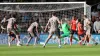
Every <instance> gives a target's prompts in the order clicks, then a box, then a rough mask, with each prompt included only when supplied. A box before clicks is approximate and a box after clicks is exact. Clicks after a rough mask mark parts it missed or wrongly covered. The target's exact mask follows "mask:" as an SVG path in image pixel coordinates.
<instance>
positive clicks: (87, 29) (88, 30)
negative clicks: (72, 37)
mask: <svg viewBox="0 0 100 56" xmlns="http://www.w3.org/2000/svg"><path fill="white" fill-rule="evenodd" d="M90 24H91V22H90V20H89V19H88V18H87V16H86V15H85V16H84V29H85V31H86V32H85V33H86V35H85V40H84V44H87V45H89V41H90V40H92V41H93V42H94V43H95V45H97V44H98V43H97V42H96V41H95V40H94V39H93V38H92V37H91V33H90V32H91V31H90V30H91V26H90ZM87 39H89V40H88V41H87Z"/></svg>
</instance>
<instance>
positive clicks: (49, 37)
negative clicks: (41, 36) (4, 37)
mask: <svg viewBox="0 0 100 56" xmlns="http://www.w3.org/2000/svg"><path fill="white" fill-rule="evenodd" d="M51 37H52V35H51V34H49V36H48V38H47V39H46V41H45V43H44V45H43V48H45V46H46V44H47V43H48V41H49V40H50V39H51Z"/></svg>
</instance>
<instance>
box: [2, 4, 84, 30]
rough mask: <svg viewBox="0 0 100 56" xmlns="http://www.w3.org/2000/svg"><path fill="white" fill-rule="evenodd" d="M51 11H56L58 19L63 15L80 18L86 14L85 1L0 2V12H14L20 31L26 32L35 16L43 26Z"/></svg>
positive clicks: (6, 13) (7, 13)
mask: <svg viewBox="0 0 100 56" xmlns="http://www.w3.org/2000/svg"><path fill="white" fill-rule="evenodd" d="M52 12H56V13H57V17H59V19H62V18H63V16H64V15H66V16H67V18H68V19H71V17H72V16H76V17H77V18H78V19H82V15H86V2H32V3H0V13H2V15H3V14H4V15H7V16H8V15H9V14H12V13H13V14H15V15H16V18H17V21H18V23H19V25H20V26H21V28H22V32H26V31H27V28H28V27H29V25H30V24H31V23H32V22H33V21H34V19H37V18H39V21H40V24H41V26H45V25H46V23H47V21H48V19H49V18H50V17H51V13H52ZM8 17H9V16H8Z"/></svg>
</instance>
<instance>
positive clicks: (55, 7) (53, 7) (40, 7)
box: [0, 3, 84, 12]
mask: <svg viewBox="0 0 100 56" xmlns="http://www.w3.org/2000/svg"><path fill="white" fill-rule="evenodd" d="M82 7H84V3H77V4H76V3H61V4H60V3H58V4H52V3H51V4H48V3H47V4H34V3H33V4H0V10H4V11H13V12H48V11H60V10H68V9H75V8H82Z"/></svg>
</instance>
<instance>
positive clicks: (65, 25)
mask: <svg viewBox="0 0 100 56" xmlns="http://www.w3.org/2000/svg"><path fill="white" fill-rule="evenodd" d="M61 28H62V32H63V34H62V35H61V39H62V38H63V39H64V38H65V37H69V38H70V25H69V23H68V20H67V21H66V20H64V19H62V20H61ZM73 39H74V40H76V41H78V39H77V38H73ZM64 42H66V40H65V39H64ZM64 44H66V43H64Z"/></svg>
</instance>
